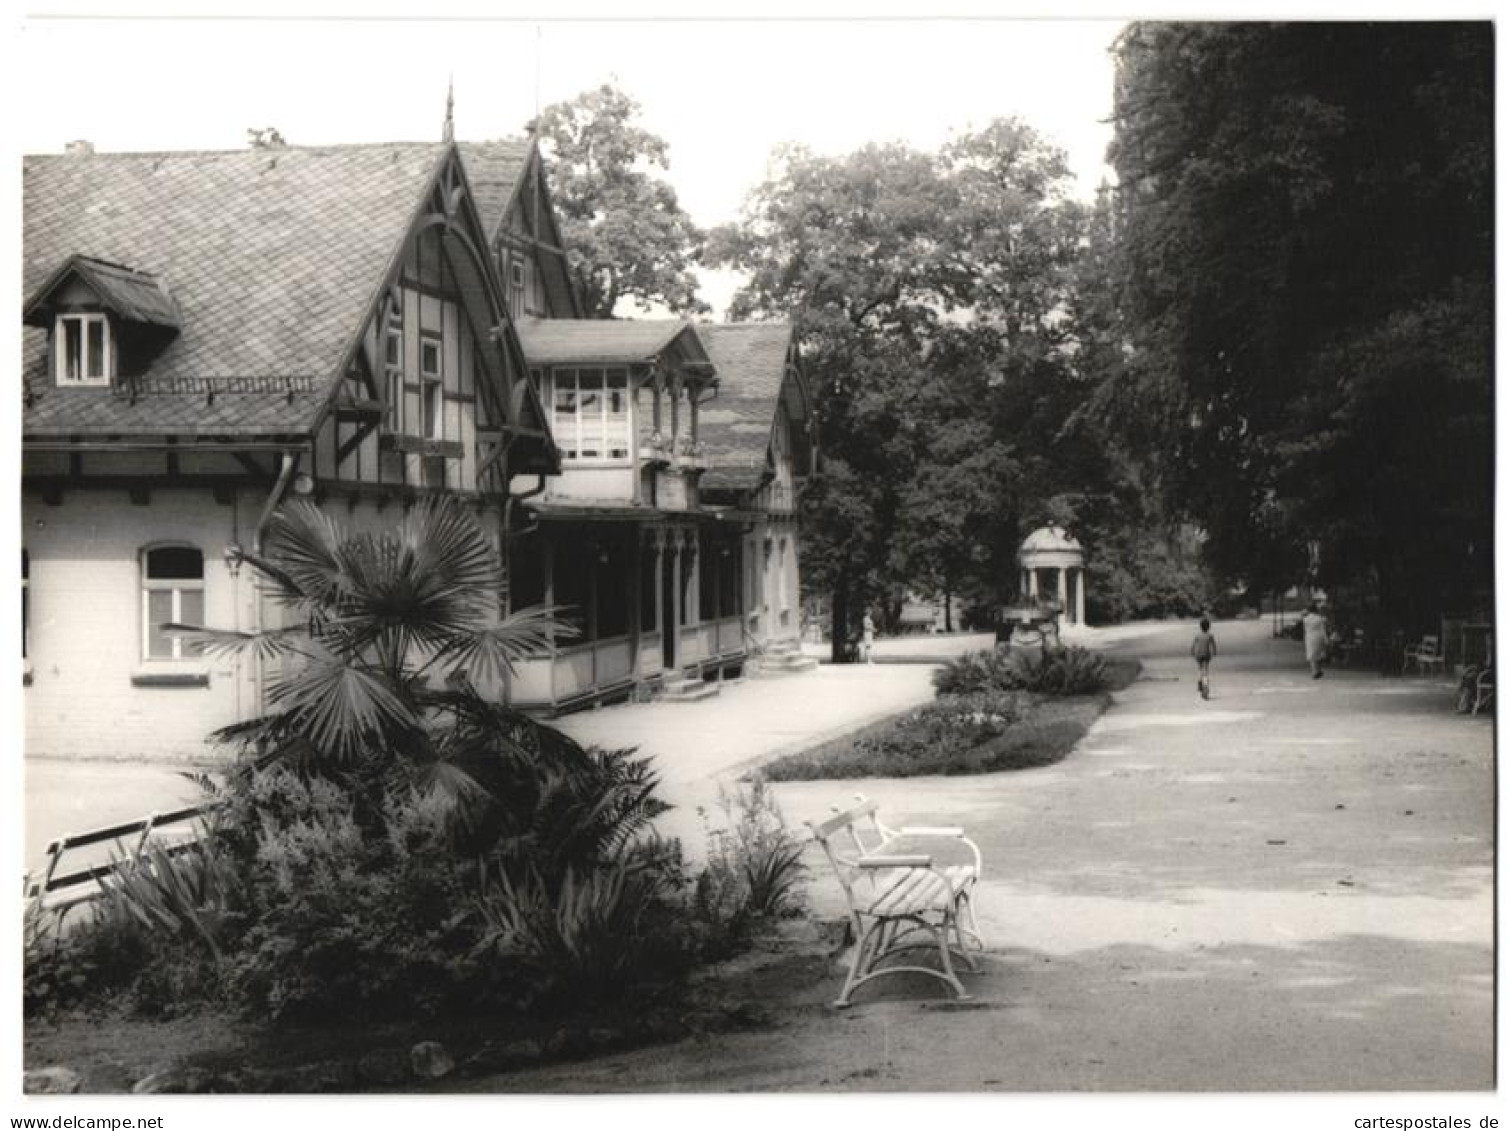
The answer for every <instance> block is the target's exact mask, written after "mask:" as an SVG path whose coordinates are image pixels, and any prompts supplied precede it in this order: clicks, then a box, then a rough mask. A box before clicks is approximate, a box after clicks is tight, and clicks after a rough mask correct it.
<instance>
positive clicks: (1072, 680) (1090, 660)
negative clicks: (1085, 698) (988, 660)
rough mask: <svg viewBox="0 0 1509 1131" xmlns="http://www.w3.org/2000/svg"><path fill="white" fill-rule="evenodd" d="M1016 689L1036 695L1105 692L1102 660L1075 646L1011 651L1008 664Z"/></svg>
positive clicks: (1104, 672)
mask: <svg viewBox="0 0 1509 1131" xmlns="http://www.w3.org/2000/svg"><path fill="white" fill-rule="evenodd" d="M1008 663H1009V667H1010V669H1011V673H1012V677H1013V678H1014V679H1015V681H1016V686H1018V687H1019V688H1021V689H1022V690H1023V691H1032V692H1036V693H1037V694H1039V695H1090V694H1093V693H1095V692H1097V691H1104V690H1105V686H1106V662H1105V660H1104V659H1103V658H1102V657H1100V656H1098V655H1096V654H1095V653H1094V652H1090V651H1088V650H1086V649H1084V648H1080V647H1078V646H1074V647H1070V648H1061V649H1058V650H1056V651H1050V652H1048V653H1046V654H1045V653H1043V652H1041V651H1038V650H1036V649H1032V648H1021V649H1016V650H1013V651H1012V653H1011V655H1010V659H1009V661H1008Z"/></svg>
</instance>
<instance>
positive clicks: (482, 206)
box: [456, 137, 530, 239]
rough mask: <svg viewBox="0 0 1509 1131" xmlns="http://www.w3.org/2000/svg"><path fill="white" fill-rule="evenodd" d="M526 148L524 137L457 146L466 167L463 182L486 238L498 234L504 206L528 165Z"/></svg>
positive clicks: (465, 143) (505, 208)
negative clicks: (468, 191)
mask: <svg viewBox="0 0 1509 1131" xmlns="http://www.w3.org/2000/svg"><path fill="white" fill-rule="evenodd" d="M529 147H530V142H529V139H528V138H527V137H503V138H497V139H495V140H493V141H463V142H458V143H457V146H456V148H458V149H459V150H461V163H462V164H463V165H465V166H466V179H467V181H468V182H469V183H470V184H471V186H472V199H473V200H475V201H476V202H477V214H478V215H479V216H481V217H482V227H483V229H484V230H485V231H486V232H487V237H488V239H493V238H494V237H495V236H496V235H497V234H498V228H499V226H500V225H501V224H502V223H503V218H504V214H505V213H506V212H507V211H508V203H509V201H511V200H512V199H513V196H514V192H515V191H516V190H517V189H518V186H519V178H520V177H522V176H523V175H524V166H525V165H526V164H528V162H529Z"/></svg>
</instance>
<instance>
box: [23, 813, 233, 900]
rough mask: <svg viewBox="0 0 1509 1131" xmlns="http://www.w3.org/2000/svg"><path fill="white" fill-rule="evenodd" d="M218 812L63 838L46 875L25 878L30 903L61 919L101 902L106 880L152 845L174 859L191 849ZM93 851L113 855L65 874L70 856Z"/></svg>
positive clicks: (166, 816)
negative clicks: (76, 909)
mask: <svg viewBox="0 0 1509 1131" xmlns="http://www.w3.org/2000/svg"><path fill="white" fill-rule="evenodd" d="M217 808H219V806H218V804H216V803H213V802H211V803H209V804H206V805H195V806H191V807H188V808H184V809H175V810H173V811H172V812H168V813H153V814H151V815H150V816H147V817H143V818H142V819H141V820H139V821H127V822H125V823H123V824H119V825H110V826H108V827H106V828H102V829H91V830H90V831H89V832H84V833H75V834H74V835H72V836H65V837H59V838H58V839H57V840H54V841H52V842H51V843H49V844H48V846H47V863H46V865H45V867H44V868H43V870H42V875H41V876H40V877H37V878H33V877H32V876H31V875H30V874H29V873H28V874H27V875H26V877H25V878H24V879H23V881H22V887H23V890H24V891H25V893H26V899H27V900H28V901H29V902H31V903H33V904H34V905H35V906H36V908H37V909H38V910H43V911H52V912H55V913H56V914H57V915H58V916H59V918H60V919H61V917H62V916H64V915H66V914H67V912H68V911H69V910H70V909H71V908H73V907H76V906H78V905H79V904H82V903H88V902H89V901H90V900H94V899H98V898H99V897H100V895H101V894H102V893H103V890H104V889H103V887H102V886H101V882H102V881H104V880H106V879H108V878H109V877H110V876H112V875H114V874H115V873H116V872H117V871H119V870H120V869H121V868H123V867H129V866H132V865H134V864H136V863H137V861H139V860H140V859H141V858H142V855H143V853H145V852H146V850H147V849H148V847H149V846H155V847H157V848H161V849H163V850H164V851H166V852H167V853H168V854H169V855H177V854H178V853H180V852H184V851H187V850H188V849H190V848H191V847H192V846H193V845H194V844H195V843H197V842H198V840H199V838H200V836H201V835H202V832H203V822H204V819H205V817H206V816H207V815H208V814H210V813H212V812H213V811H214V810H215V809H217ZM89 849H93V850H94V852H93V854H92V855H94V856H95V857H98V856H99V854H100V853H101V852H106V851H108V856H106V857H105V858H104V859H95V860H94V861H92V862H90V863H86V864H84V865H82V866H78V867H75V868H73V870H71V871H64V870H63V868H62V864H63V861H64V859H65V858H67V857H70V856H73V857H78V856H86V855H91V854H90V853H87V852H86V851H85V850H89Z"/></svg>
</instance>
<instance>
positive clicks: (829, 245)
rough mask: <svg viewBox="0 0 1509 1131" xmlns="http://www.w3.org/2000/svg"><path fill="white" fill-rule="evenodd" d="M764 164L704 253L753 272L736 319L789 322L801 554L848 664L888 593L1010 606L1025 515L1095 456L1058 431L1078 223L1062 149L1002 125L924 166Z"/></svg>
mask: <svg viewBox="0 0 1509 1131" xmlns="http://www.w3.org/2000/svg"><path fill="white" fill-rule="evenodd" d="M775 169H776V171H775V173H774V174H773V175H772V176H771V178H770V179H769V180H767V181H766V182H765V184H763V185H761V186H759V187H757V188H756V189H755V190H754V191H753V192H752V193H751V194H750V197H749V199H748V201H747V203H746V206H745V210H744V214H743V216H742V218H741V221H740V223H739V224H737V225H734V226H731V227H728V228H723V229H718V230H716V231H715V232H713V233H712V235H711V237H710V240H709V259H711V260H713V261H715V262H719V263H724V264H727V265H730V266H734V267H737V268H739V269H741V270H742V271H744V272H745V273H746V275H747V278H748V282H747V283H746V285H745V286H744V287H743V289H742V290H741V291H740V292H739V294H738V296H737V297H736V299H735V303H734V311H733V313H734V316H735V317H747V316H751V315H761V316H786V317H791V318H793V319H794V320H795V321H796V323H797V329H798V332H799V334H800V336H801V340H802V342H803V348H804V365H805V367H806V370H807V372H808V374H809V376H810V377H811V378H812V380H813V384H814V386H815V401H816V408H817V419H818V426H819V433H820V443H821V446H822V450H823V453H824V469H823V472H822V474H821V475H820V476H819V478H818V481H817V483H816V484H815V485H814V486H813V487H812V489H810V490H809V492H808V495H807V497H806V499H805V502H804V509H803V520H804V528H803V530H804V539H805V544H804V558H803V560H804V563H805V565H806V566H807V567H808V568H807V569H806V571H805V572H806V577H807V580H808V581H809V583H814V584H817V585H821V586H823V587H826V588H828V589H830V590H831V592H832V596H833V613H834V627H833V635H834V653H835V658H840V657H841V656H842V654H843V651H844V648H845V645H846V643H847V639H848V636H849V625H850V619H851V617H852V618H853V620H854V621H856V622H857V620H858V616H859V611H860V608H861V606H862V605H864V604H866V603H868V602H870V601H872V600H873V599H875V597H876V596H877V595H879V594H881V593H883V592H885V591H887V590H895V589H898V588H904V587H909V586H916V587H927V588H929V589H933V590H934V591H942V592H943V593H945V594H954V593H959V592H961V591H964V590H966V589H967V590H970V591H971V592H973V593H977V594H983V595H985V596H986V597H987V598H990V599H1000V598H1004V597H1008V596H1010V595H1011V594H1012V593H1013V592H1014V590H1015V585H1016V576H1017V570H1016V565H1015V551H1016V545H1017V542H1018V538H1019V534H1020V532H1021V526H1022V523H1023V521H1024V519H1026V518H1031V517H1033V516H1035V515H1036V514H1038V513H1041V512H1042V509H1043V508H1044V506H1045V505H1046V501H1047V500H1049V499H1051V498H1052V497H1055V496H1065V495H1067V494H1070V493H1073V492H1075V491H1079V492H1082V491H1083V487H1082V484H1081V483H1080V482H1079V481H1077V480H1076V478H1075V476H1076V473H1077V472H1081V471H1083V470H1084V467H1085V466H1088V465H1089V464H1091V463H1093V451H1092V450H1091V448H1090V446H1089V445H1088V444H1087V443H1084V442H1082V440H1081V439H1079V438H1077V437H1078V435H1079V434H1078V433H1074V432H1072V430H1071V432H1068V433H1066V432H1065V431H1064V426H1065V424H1066V422H1067V421H1068V420H1069V416H1070V411H1071V409H1072V405H1073V401H1074V397H1073V391H1074V385H1073V366H1072V355H1073V349H1074V343H1073V332H1072V327H1071V326H1070V325H1069V324H1068V323H1067V320H1066V318H1065V312H1066V310H1067V303H1068V300H1069V295H1070V286H1071V284H1072V281H1073V275H1072V268H1073V264H1074V262H1075V260H1076V257H1077V255H1078V253H1079V249H1080V244H1081V239H1082V228H1083V213H1082V210H1081V209H1080V208H1079V207H1078V206H1077V205H1075V204H1074V203H1073V202H1072V201H1070V200H1069V199H1068V197H1067V192H1066V181H1067V175H1068V174H1067V167H1066V165H1065V162H1064V159H1063V156H1062V154H1061V153H1059V152H1058V151H1057V150H1056V149H1054V148H1053V147H1052V146H1051V145H1049V144H1048V143H1047V142H1046V141H1044V140H1043V139H1042V138H1041V137H1039V136H1038V135H1037V134H1036V133H1035V132H1034V131H1032V130H1031V129H1030V128H1029V127H1027V126H1025V125H1024V124H1022V123H1020V122H1017V121H1015V120H1009V119H1007V120H1001V121H998V122H993V123H991V124H990V125H989V126H987V127H986V128H985V129H983V130H980V131H978V132H975V133H971V134H966V135H964V136H962V137H961V138H959V139H958V140H957V141H955V142H954V143H952V144H950V145H949V146H947V147H945V148H944V149H943V150H942V151H941V152H939V153H936V154H929V153H922V152H918V151H915V150H912V149H910V148H907V147H905V146H900V145H870V146H866V147H864V148H862V149H860V150H858V151H856V152H855V153H852V154H850V155H848V156H846V157H840V158H830V157H819V156H816V155H814V154H811V153H810V152H807V151H806V150H803V149H801V148H797V147H788V148H786V149H784V150H782V151H779V152H778V153H777V155H776V161H775ZM1071 453H1072V454H1071ZM1081 465H1083V466H1081Z"/></svg>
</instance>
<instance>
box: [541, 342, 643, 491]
mask: <svg viewBox="0 0 1509 1131" xmlns="http://www.w3.org/2000/svg"><path fill="white" fill-rule="evenodd" d="M583 374H592V375H600V376H601V378H602V384H601V385H599V386H598V387H597V388H596V389H594V390H591V391H592V392H595V393H597V394H598V407H597V419H596V421H594V422H593V424H592V426H591V427H592V429H593V430H594V431H595V436H594V438H595V439H596V440H597V441H598V442H599V448H600V452H599V454H598V455H595V456H591V457H584V456H583V455H582V454H581V453H582V449H583V448H584V447H585V446H586V441H587V429H586V428H584V426H583V421H584V418H585V414H584V413H583V412H582V383H581V379H582V375H583ZM632 385H633V382H632V380H631V379H630V374H629V370H628V367H627V366H622V365H584V366H577V367H562V368H560V369H554V370H552V371H551V374H550V397H549V401H548V403H549V405H550V427H551V435H552V436H554V437H555V444H556V447H557V448H559V449H560V453H561V459H562V460H564V461H566V462H568V463H571V464H573V465H575V466H577V467H627V466H629V464H630V462H631V460H632V458H633V453H634V445H633V437H634V415H635V410H634V397H633V391H634V390H633V388H632ZM566 391H569V392H570V393H571V394H572V395H573V396H575V398H576V411H574V412H573V413H571V414H570V417H569V419H566V418H562V417H561V416H559V414H558V409H557V397H558V395H559V394H560V393H561V392H566ZM615 393H616V394H618V397H619V404H620V406H621V408H620V410H619V412H617V413H609V411H608V402H609V399H610V397H611V396H612V395H613V394H615ZM614 418H621V420H615V419H614ZM610 421H613V422H612V423H611V424H610ZM615 452H617V453H621V454H613V453H615Z"/></svg>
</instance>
